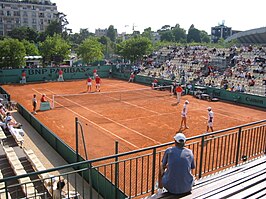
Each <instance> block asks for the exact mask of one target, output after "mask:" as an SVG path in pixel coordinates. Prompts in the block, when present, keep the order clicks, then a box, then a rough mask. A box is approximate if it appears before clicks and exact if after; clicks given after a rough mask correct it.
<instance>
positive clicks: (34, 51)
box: [22, 40, 39, 56]
mask: <svg viewBox="0 0 266 199" xmlns="http://www.w3.org/2000/svg"><path fill="white" fill-rule="evenodd" d="M22 43H23V45H24V47H25V50H26V55H27V56H31V55H32V56H34V55H39V50H38V48H37V47H36V46H35V44H33V43H30V42H29V41H27V40H22Z"/></svg>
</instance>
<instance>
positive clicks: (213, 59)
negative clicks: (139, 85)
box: [138, 46, 266, 96]
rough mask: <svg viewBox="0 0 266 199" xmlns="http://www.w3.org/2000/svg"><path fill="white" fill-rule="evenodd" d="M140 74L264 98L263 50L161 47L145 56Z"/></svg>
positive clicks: (265, 57)
mask: <svg viewBox="0 0 266 199" xmlns="http://www.w3.org/2000/svg"><path fill="white" fill-rule="evenodd" d="M138 68H139V71H140V74H141V75H147V76H150V77H153V78H161V79H169V80H175V81H178V82H179V83H181V84H182V85H186V84H189V83H196V84H199V85H202V86H212V87H217V88H221V89H226V90H228V91H232V92H246V93H251V94H257V95H263V96H265V92H266V90H265V87H266V86H265V85H266V48H263V47H253V46H247V47H246V46H242V47H240V48H237V47H232V48H229V49H225V48H224V49H216V48H207V47H204V46H185V47H164V48H162V49H161V50H159V51H158V52H154V53H153V54H151V55H149V56H147V57H146V58H145V60H144V62H143V63H142V64H141V65H140V66H139V67H138Z"/></svg>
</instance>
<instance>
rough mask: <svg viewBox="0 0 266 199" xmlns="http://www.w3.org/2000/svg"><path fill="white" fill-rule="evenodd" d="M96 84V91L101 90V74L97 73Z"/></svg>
mask: <svg viewBox="0 0 266 199" xmlns="http://www.w3.org/2000/svg"><path fill="white" fill-rule="evenodd" d="M95 84H96V92H97V91H98V92H100V88H101V78H100V77H99V75H96V77H95Z"/></svg>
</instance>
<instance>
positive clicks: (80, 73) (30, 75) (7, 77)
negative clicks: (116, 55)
mask: <svg viewBox="0 0 266 199" xmlns="http://www.w3.org/2000/svg"><path fill="white" fill-rule="evenodd" d="M110 67H111V66H86V67H64V68H50V67H49V68H48V67H47V68H29V69H4V70H0V84H9V83H19V82H20V80H21V73H22V71H23V70H25V72H26V79H27V82H38V81H56V80H57V78H58V71H59V69H62V70H63V72H64V79H65V80H73V79H85V78H87V77H88V76H89V75H90V76H92V75H93V70H94V69H97V71H98V74H99V75H100V77H103V78H104V77H108V75H109V69H110Z"/></svg>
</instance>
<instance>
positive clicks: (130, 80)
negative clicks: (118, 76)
mask: <svg viewBox="0 0 266 199" xmlns="http://www.w3.org/2000/svg"><path fill="white" fill-rule="evenodd" d="M134 78H135V75H134V73H131V74H130V77H129V80H128V82H133V81H134Z"/></svg>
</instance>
